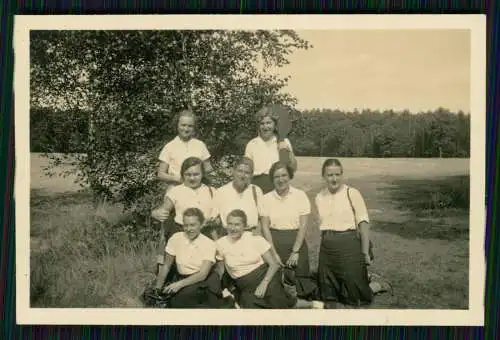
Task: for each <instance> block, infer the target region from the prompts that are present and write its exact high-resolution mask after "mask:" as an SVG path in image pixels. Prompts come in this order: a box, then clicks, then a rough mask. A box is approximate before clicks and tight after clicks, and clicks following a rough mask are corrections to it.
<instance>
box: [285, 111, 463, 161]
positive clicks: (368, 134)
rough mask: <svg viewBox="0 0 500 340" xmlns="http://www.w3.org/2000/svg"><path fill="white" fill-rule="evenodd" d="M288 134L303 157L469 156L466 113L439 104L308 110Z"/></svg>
mask: <svg viewBox="0 0 500 340" xmlns="http://www.w3.org/2000/svg"><path fill="white" fill-rule="evenodd" d="M290 139H291V140H292V141H293V142H294V147H295V151H296V152H297V154H298V155H304V156H338V157H470V116H469V115H465V114H464V113H463V112H458V113H453V112H450V111H448V110H446V109H443V108H438V109H437V110H435V111H429V112H421V113H417V114H411V113H410V112H408V111H403V112H394V111H385V112H379V111H371V110H364V111H362V112H359V111H354V112H342V111H339V110H306V111H303V112H302V115H301V118H300V119H299V120H298V121H297V122H296V128H295V129H294V130H293V131H292V134H291V135H290Z"/></svg>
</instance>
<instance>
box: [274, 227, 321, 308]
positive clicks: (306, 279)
mask: <svg viewBox="0 0 500 340" xmlns="http://www.w3.org/2000/svg"><path fill="white" fill-rule="evenodd" d="M270 230H271V236H272V237H273V243H274V247H275V248H276V252H277V253H278V255H279V257H280V258H281V261H282V262H283V264H285V265H286V262H287V261H288V258H289V257H290V255H291V254H292V249H293V245H294V244H295V240H296V238H297V232H298V230H297V229H294V230H277V229H270ZM294 274H295V275H294V276H295V277H294V278H293V280H294V281H295V285H296V287H297V297H298V298H300V299H304V300H314V299H316V298H317V297H318V285H317V283H316V280H315V279H314V278H313V277H312V276H311V271H310V269H309V249H308V247H307V244H306V242H305V241H304V242H303V243H302V247H300V250H299V260H298V263H297V266H296V267H295V268H294Z"/></svg>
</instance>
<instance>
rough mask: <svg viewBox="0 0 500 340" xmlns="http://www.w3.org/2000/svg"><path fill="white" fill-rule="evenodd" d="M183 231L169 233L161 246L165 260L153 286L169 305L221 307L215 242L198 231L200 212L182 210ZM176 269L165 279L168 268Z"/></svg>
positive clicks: (173, 306) (191, 209) (199, 227)
mask: <svg viewBox="0 0 500 340" xmlns="http://www.w3.org/2000/svg"><path fill="white" fill-rule="evenodd" d="M182 218H183V231H181V232H177V233H175V234H173V235H172V237H171V238H170V239H169V240H168V243H167V246H166V247H165V264H164V265H163V266H162V268H161V270H160V271H159V273H158V276H157V279H156V286H155V288H156V289H158V290H162V291H163V293H166V294H168V295H169V296H170V298H169V300H168V307H169V308H221V307H223V306H224V301H225V300H224V299H223V298H222V290H221V283H220V279H219V276H218V275H217V273H216V272H215V271H214V270H212V268H213V265H214V264H215V253H216V248H215V242H214V241H213V240H211V239H210V238H208V237H206V236H205V235H203V234H201V232H200V231H201V226H202V224H203V222H204V217H203V213H202V212H201V210H200V209H198V208H188V209H186V210H185V211H184V212H183V213H182ZM174 264H175V268H176V272H175V274H174V277H173V279H172V280H169V282H165V280H166V278H167V276H168V274H169V272H170V270H171V268H172V267H173V266H174Z"/></svg>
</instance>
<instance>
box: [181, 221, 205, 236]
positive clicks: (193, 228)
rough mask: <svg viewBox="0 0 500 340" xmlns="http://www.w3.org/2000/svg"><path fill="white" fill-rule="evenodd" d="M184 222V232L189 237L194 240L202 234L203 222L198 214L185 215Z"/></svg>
mask: <svg viewBox="0 0 500 340" xmlns="http://www.w3.org/2000/svg"><path fill="white" fill-rule="evenodd" d="M183 223H184V225H183V229H184V233H186V236H187V237H188V239H190V240H191V241H192V240H194V239H195V238H197V237H198V235H200V231H201V223H200V220H199V219H198V216H184V218H183Z"/></svg>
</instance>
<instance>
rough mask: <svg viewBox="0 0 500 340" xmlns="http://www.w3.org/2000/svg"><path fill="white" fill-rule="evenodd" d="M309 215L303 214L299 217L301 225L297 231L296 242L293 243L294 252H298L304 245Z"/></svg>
mask: <svg viewBox="0 0 500 340" xmlns="http://www.w3.org/2000/svg"><path fill="white" fill-rule="evenodd" d="M308 217H309V216H308V215H301V216H300V217H299V219H300V225H299V231H298V232H297V237H296V238H295V243H294V244H293V248H292V251H293V252H294V253H297V252H298V251H299V250H300V248H301V247H302V243H304V239H305V237H306V231H307V220H308Z"/></svg>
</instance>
